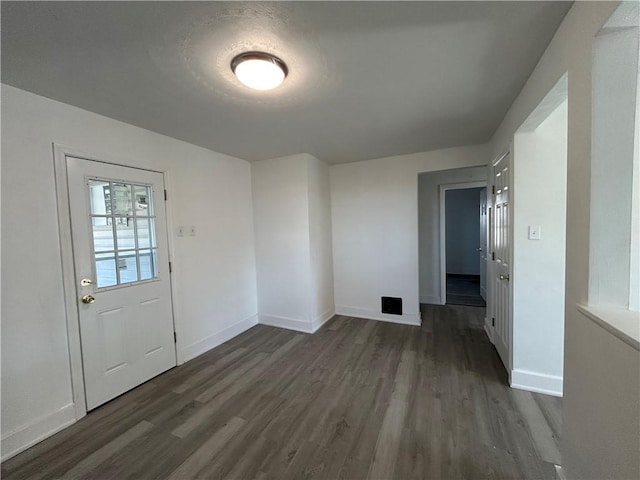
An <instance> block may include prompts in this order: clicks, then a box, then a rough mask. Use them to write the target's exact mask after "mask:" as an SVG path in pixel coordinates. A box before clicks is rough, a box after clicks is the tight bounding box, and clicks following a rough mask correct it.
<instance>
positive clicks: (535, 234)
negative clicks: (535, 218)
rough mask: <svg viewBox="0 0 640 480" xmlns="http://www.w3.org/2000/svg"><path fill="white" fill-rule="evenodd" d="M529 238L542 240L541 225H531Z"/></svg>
mask: <svg viewBox="0 0 640 480" xmlns="http://www.w3.org/2000/svg"><path fill="white" fill-rule="evenodd" d="M529 240H540V225H529Z"/></svg>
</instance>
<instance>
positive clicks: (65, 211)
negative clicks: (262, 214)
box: [53, 143, 184, 421]
mask: <svg viewBox="0 0 640 480" xmlns="http://www.w3.org/2000/svg"><path fill="white" fill-rule="evenodd" d="M67 156H71V157H77V158H82V159H84V160H90V161H94V162H101V163H108V164H112V165H118V166H122V167H127V168H137V169H140V170H149V171H153V172H157V173H161V174H162V175H163V177H164V184H165V189H167V190H169V191H170V189H171V183H170V175H169V172H168V171H167V170H155V169H150V168H145V167H141V166H139V165H138V164H136V162H135V161H131V160H127V159H122V158H114V157H113V156H111V155H109V154H102V153H95V152H86V151H81V150H78V149H76V148H73V147H69V146H65V145H61V144H57V143H53V162H54V177H55V185H56V200H57V210H58V232H59V238H60V257H61V261H62V286H63V292H64V304H65V317H66V326H67V339H68V342H67V343H68V346H69V366H70V370H71V388H72V397H73V403H74V407H75V413H76V421H77V420H79V419H80V418H82V417H84V416H85V415H86V414H87V402H86V397H85V384H84V375H83V364H82V353H81V352H82V350H81V343H80V315H79V311H78V298H79V295H78V287H77V282H76V281H75V268H74V250H73V242H72V238H71V211H70V203H69V188H68V187H69V180H68V176H67V162H66V157H67ZM169 201H170V197H169V198H168V199H167V201H165V202H164V203H165V205H164V208H165V214H166V219H167V244H168V248H169V252H168V253H169V260H170V261H171V259H173V258H175V255H174V250H175V244H174V243H173V238H172V235H170V234H169V232H172V231H173V219H172V217H171V208H169ZM169 277H170V286H171V305H172V312H171V314H172V318H173V328H174V331H175V332H176V334H177V336H178V338H180V337H181V335H180V331H181V329H180V327H181V324H180V322H178V321H177V318H176V298H175V292H176V288H175V281H176V280H175V275H174V274H173V273H170V275H169ZM178 347H179V345H178V342H176V343H175V344H174V348H175V349H176V361H177V364H178V365H180V364H181V363H184V360H183V358H182V355H181V349H180V348H178Z"/></svg>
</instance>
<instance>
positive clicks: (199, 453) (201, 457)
mask: <svg viewBox="0 0 640 480" xmlns="http://www.w3.org/2000/svg"><path fill="white" fill-rule="evenodd" d="M246 423H247V422H246V421H245V420H243V419H242V418H238V417H234V418H232V419H231V420H230V421H229V422H228V423H226V424H225V425H224V426H223V427H222V428H221V429H220V430H218V431H217V432H216V433H215V434H214V435H213V436H212V437H211V438H210V439H209V440H207V441H206V442H205V443H203V444H202V446H201V447H200V448H198V449H197V450H196V451H195V453H194V454H193V455H191V456H190V457H189V458H188V459H187V460H186V461H185V462H184V463H182V464H181V465H180V466H179V467H178V468H177V469H175V470H174V471H173V473H172V474H171V475H170V476H169V480H184V479H185V478H196V477H197V475H198V472H200V470H202V469H203V468H204V466H205V465H207V463H209V462H211V460H212V458H214V457H215V454H216V453H217V452H218V451H219V450H220V449H221V448H222V447H223V446H224V445H225V444H226V443H227V442H228V441H229V439H230V438H232V437H233V436H234V435H235V434H236V433H237V432H238V431H239V430H240V429H241V428H242V427H244V425H245V424H246Z"/></svg>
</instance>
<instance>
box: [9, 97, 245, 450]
mask: <svg viewBox="0 0 640 480" xmlns="http://www.w3.org/2000/svg"><path fill="white" fill-rule="evenodd" d="M52 142H56V143H59V144H64V145H66V146H68V147H72V148H74V149H78V150H82V151H86V152H91V153H95V154H96V155H98V156H99V155H100V154H103V155H105V156H109V157H110V158H113V157H116V158H121V159H122V162H121V163H123V164H126V165H130V166H139V167H144V168H150V169H157V170H166V171H168V173H169V181H170V183H169V185H168V188H169V196H170V198H169V203H168V206H169V207H168V208H169V212H168V213H169V216H170V218H172V220H173V225H195V226H196V227H197V236H195V237H190V236H188V235H187V236H185V237H183V238H177V237H176V236H175V231H174V232H171V235H172V237H173V238H172V240H173V242H172V243H173V247H172V250H173V252H172V255H171V256H172V259H173V261H174V267H175V268H174V277H173V278H174V281H175V283H174V296H175V305H174V308H175V322H176V329H177V333H178V344H177V346H178V357H179V360H186V359H188V358H191V357H193V356H195V355H198V354H199V353H202V352H204V351H206V350H208V349H209V348H212V347H213V346H215V345H217V344H219V343H221V342H222V341H225V340H227V339H228V338H230V337H232V336H234V335H236V334H238V333H240V332H241V331H243V330H245V329H246V328H249V327H250V326H251V325H254V324H255V323H256V322H257V319H256V313H257V300H256V280H255V254H254V243H253V222H252V204H251V177H250V175H251V172H250V166H249V164H248V163H247V162H245V161H243V160H239V159H236V158H231V157H228V156H225V155H222V154H218V153H216V152H212V151H210V150H206V149H203V148H200V147H196V146H193V145H190V144H187V143H185V142H181V141H177V140H174V139H171V138H168V137H165V136H162V135H158V134H155V133H152V132H149V131H146V130H143V129H140V128H137V127H133V126H131V125H127V124H124V123H121V122H117V121H114V120H111V119H109V118H106V117H103V116H100V115H96V114H93V113H90V112H87V111H84V110H80V109H78V108H75V107H71V106H69V105H65V104H62V103H59V102H55V101H52V100H49V99H46V98H44V97H40V96H36V95H33V94H31V93H28V92H25V91H22V90H18V89H16V88H13V87H9V86H5V85H2V203H3V210H2V240H3V241H2V456H3V458H5V457H7V456H8V455H11V454H12V453H14V452H15V451H16V450H19V449H21V448H24V447H26V446H28V445H30V444H32V443H34V442H35V441H37V440H39V439H41V438H42V437H44V436H46V435H47V434H49V433H51V432H53V431H56V430H57V429H59V428H61V427H63V426H65V425H66V424H68V423H70V422H73V421H75V413H74V405H73V397H72V391H71V381H70V369H69V352H68V345H67V333H66V322H65V306H64V302H63V291H62V273H61V258H60V244H59V236H58V234H59V232H58V220H57V211H56V195H55V183H54V176H53V165H54V163H53V154H52ZM7 206H10V207H9V208H8V207H7Z"/></svg>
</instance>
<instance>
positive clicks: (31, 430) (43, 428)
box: [0, 403, 76, 462]
mask: <svg viewBox="0 0 640 480" xmlns="http://www.w3.org/2000/svg"><path fill="white" fill-rule="evenodd" d="M75 422H76V406H75V404H73V403H70V404H69V405H65V406H64V407H62V408H61V409H59V410H57V411H55V412H53V413H50V414H47V415H43V416H41V417H39V418H36V419H35V420H33V421H32V422H30V423H28V424H26V425H23V426H22V427H19V428H16V429H14V430H12V431H11V432H9V433H7V434H6V435H3V436H2V447H1V450H2V454H1V455H0V456H1V459H0V460H1V461H3V462H4V461H5V460H7V459H9V458H11V457H13V456H14V455H17V454H18V453H20V452H22V451H24V450H26V449H27V448H29V447H31V446H33V445H35V444H36V443H38V442H40V441H42V440H44V439H45V438H47V437H50V436H51V435H53V434H54V433H56V432H59V431H60V430H62V429H63V428H66V427H68V426H69V425H71V424H72V423H75Z"/></svg>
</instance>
